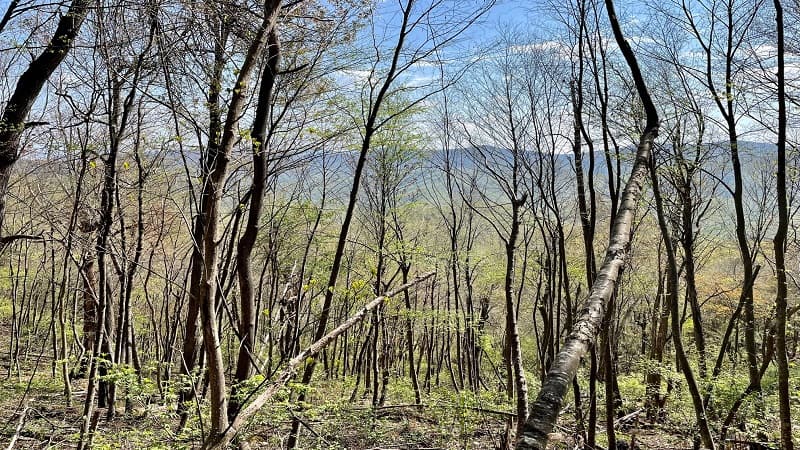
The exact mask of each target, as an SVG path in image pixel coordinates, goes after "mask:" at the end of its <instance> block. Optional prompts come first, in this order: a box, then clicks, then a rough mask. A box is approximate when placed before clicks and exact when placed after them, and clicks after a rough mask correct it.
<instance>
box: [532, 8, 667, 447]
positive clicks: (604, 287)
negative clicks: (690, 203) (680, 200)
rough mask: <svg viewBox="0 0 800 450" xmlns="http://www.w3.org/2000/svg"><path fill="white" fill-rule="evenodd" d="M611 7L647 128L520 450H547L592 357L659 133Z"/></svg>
mask: <svg viewBox="0 0 800 450" xmlns="http://www.w3.org/2000/svg"><path fill="white" fill-rule="evenodd" d="M606 8H607V10H608V16H609V20H610V21H611V26H612V28H613V30H614V37H615V39H616V42H617V44H618V45H619V47H620V50H621V51H622V54H623V56H624V57H625V60H626V62H627V63H628V66H629V68H630V70H631V73H632V76H633V80H634V82H635V84H636V88H637V91H638V93H639V97H640V98H641V100H642V103H643V104H644V108H645V111H646V113H647V124H646V126H645V129H644V132H643V133H642V136H641V139H640V141H639V146H638V148H637V151H636V162H635V163H634V165H633V169H632V171H631V176H630V178H629V179H628V182H627V184H626V185H625V190H624V192H623V196H622V203H621V205H620V210H619V211H618V212H617V215H616V217H615V218H614V225H613V228H612V233H611V238H610V242H609V245H608V248H607V251H606V257H605V260H604V261H603V264H602V266H601V267H600V270H599V272H598V276H597V278H596V280H595V282H594V283H593V284H592V289H591V292H590V295H589V298H588V299H587V300H586V302H585V304H584V306H583V308H582V309H581V311H582V313H581V314H580V315H579V316H578V318H577V320H576V321H575V324H574V325H573V327H572V332H571V333H570V335H569V336H568V337H567V339H566V341H565V342H564V345H563V346H562V347H561V351H560V352H559V353H558V355H557V356H556V359H555V361H554V362H553V364H552V365H551V367H550V371H549V372H548V374H547V378H545V380H544V382H543V383H542V388H541V390H540V391H539V395H538V397H537V399H536V401H535V402H534V403H533V404H532V405H531V407H530V415H529V417H528V420H527V422H526V423H525V428H524V433H523V435H522V436H520V439H519V441H518V443H517V448H518V449H539V450H544V449H545V448H546V446H547V440H548V435H549V433H550V432H551V431H552V430H553V427H554V426H555V422H556V420H557V418H558V413H559V411H560V410H561V406H562V404H563V401H564V396H565V395H566V393H567V389H568V387H569V386H570V385H571V383H572V380H573V378H575V374H576V373H577V371H578V367H579V366H580V361H581V358H582V357H583V356H585V355H586V354H587V352H588V350H589V348H590V347H591V346H592V345H593V344H594V342H595V338H596V336H597V334H598V333H599V331H600V328H601V325H602V322H603V318H604V316H605V308H606V304H607V303H608V301H609V299H610V298H611V296H612V295H613V294H614V287H615V286H616V282H617V276H618V274H619V271H620V269H621V267H622V265H623V263H624V260H625V255H626V253H627V249H628V244H629V240H630V230H631V226H632V224H633V218H634V215H635V210H636V204H637V202H638V200H639V197H640V195H641V191H642V187H643V185H644V182H645V180H646V178H647V172H648V171H647V167H648V161H649V159H650V154H651V149H652V146H653V140H654V139H655V138H656V136H657V135H658V128H659V119H658V113H657V112H656V108H655V105H654V104H653V101H652V100H651V98H650V93H649V92H648V90H647V86H646V85H645V83H644V78H643V77H642V74H641V72H640V70H639V65H638V63H637V62H636V57H635V56H634V54H633V50H631V47H630V45H629V44H628V43H627V42H626V41H625V38H624V37H623V35H622V31H621V29H620V26H619V23H618V22H617V18H616V14H615V13H614V6H613V1H612V0H606Z"/></svg>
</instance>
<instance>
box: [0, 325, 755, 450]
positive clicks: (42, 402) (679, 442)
mask: <svg viewBox="0 0 800 450" xmlns="http://www.w3.org/2000/svg"><path fill="white" fill-rule="evenodd" d="M10 331H11V330H10V328H9V327H8V326H7V324H2V323H0V348H2V349H3V351H2V354H0V449H4V448H7V447H8V445H9V442H11V440H12V439H14V440H15V441H16V442H15V445H14V446H13V448H21V449H27V448H30V449H59V448H74V447H75V445H76V444H77V442H78V438H79V431H80V424H81V414H82V409H83V403H84V400H85V396H86V380H83V379H79V380H73V382H72V396H71V405H70V406H67V403H66V401H65V397H64V392H63V391H64V389H63V384H62V382H61V377H60V374H59V373H58V371H57V370H58V369H56V371H55V376H54V369H53V360H52V356H50V355H48V354H47V351H45V354H41V355H40V354H39V353H38V352H36V351H33V350H32V351H31V352H30V353H28V354H26V353H25V352H24V346H23V349H22V351H21V353H20V359H19V360H20V364H19V367H18V368H17V367H12V366H11V364H10V363H11V357H10V352H9V351H8V349H9V346H8V336H10V335H11V333H10ZM40 346H41V347H40ZM31 347H39V349H37V350H38V351H41V350H40V349H41V348H43V347H44V348H46V347H47V343H42V342H37V343H36V345H31ZM17 369H18V370H17ZM125 375H126V372H119V373H116V374H115V376H116V377H117V378H116V379H117V380H118V386H122V385H126V384H125V383H128V384H127V386H128V388H118V389H119V390H121V391H123V392H124V393H123V394H120V398H121V399H122V400H121V401H119V402H118V404H117V407H118V415H117V417H115V418H114V419H113V420H110V421H109V420H106V414H105V413H106V410H105V409H101V410H100V420H99V422H98V428H97V433H96V434H95V436H94V442H93V444H94V445H93V448H97V449H190V448H197V447H198V446H199V444H200V442H201V441H202V436H203V433H204V431H205V429H204V426H205V423H207V421H208V416H207V412H208V411H207V408H203V407H202V405H200V406H201V407H200V408H199V410H200V412H201V414H200V415H199V416H198V414H197V410H198V408H194V410H193V414H191V415H190V418H189V420H188V423H187V426H186V428H185V429H184V430H183V431H182V432H181V433H176V426H177V424H178V422H179V420H178V416H177V414H176V411H175V405H176V402H175V401H174V398H175V395H174V387H173V388H172V392H170V391H169V390H164V389H162V390H158V389H157V386H155V383H153V382H152V381H147V382H145V383H141V382H135V383H131V382H130V381H131V378H130V376H128V377H127V378H126V376H125ZM127 375H130V374H129V373H127ZM438 381H439V380H431V383H430V384H431V389H430V391H429V392H423V405H422V406H416V405H414V404H413V402H414V400H413V399H414V395H413V390H412V388H411V385H410V383H408V382H407V380H406V379H405V378H402V377H400V378H393V379H392V381H391V383H390V384H389V388H388V389H387V393H386V399H387V400H386V402H385V405H384V406H383V407H379V408H372V407H371V397H372V396H371V394H368V393H364V392H363V389H362V390H361V391H359V393H358V394H357V395H356V396H355V400H354V401H353V402H351V401H350V398H351V397H352V391H353V387H354V385H355V380H353V379H351V378H343V379H333V380H319V381H315V382H314V384H313V386H312V387H311V388H308V391H307V398H308V403H306V404H303V405H298V404H297V403H296V402H292V401H291V400H290V395H289V392H288V390H287V392H285V393H284V394H283V395H282V396H279V397H277V398H276V399H275V402H274V403H272V404H271V405H268V406H266V407H265V408H263V411H262V412H261V413H260V414H258V415H257V416H256V417H255V419H254V420H253V421H252V423H250V424H249V425H248V426H247V427H246V428H245V429H244V430H243V433H242V434H241V435H240V436H241V437H243V439H244V440H245V441H246V442H247V443H249V444H250V446H251V448H254V449H280V448H285V444H286V437H287V436H288V434H289V430H290V428H291V422H292V419H293V418H294V417H298V418H299V419H300V420H301V423H302V426H301V440H300V446H299V447H300V448H305V449H353V450H356V449H365V450H366V449H397V450H399V449H409V450H410V449H418V450H421V449H429V450H433V449H458V448H468V449H495V448H501V447H502V443H503V441H504V436H505V429H506V426H507V425H506V423H507V420H508V418H509V417H512V414H511V412H510V411H512V409H513V408H512V406H511V405H510V404H509V403H508V401H507V400H506V398H505V394H504V393H502V392H499V391H498V392H495V393H488V392H483V393H481V394H478V395H475V394H473V393H471V392H469V391H461V392H458V391H456V390H453V389H452V387H451V386H450V383H449V379H447V380H445V378H442V380H441V383H440V384H441V385H440V387H438V388H437V387H436V386H437V382H438ZM133 386H137V387H136V388H134V387H133ZM293 388H294V389H298V388H297V386H293ZM531 388H532V392H535V391H536V389H535V387H534V386H532V387H531ZM126 397H127V398H128V399H129V400H128V401H126V400H125V398H126ZM163 398H166V399H167V401H163V400H162V399H163ZM598 405H602V402H601V401H598ZM298 407H301V410H300V409H298ZM126 408H127V411H126ZM635 408H636V407H635V406H633V407H631V406H630V405H628V410H632V411H633V413H632V414H631V412H626V414H625V416H626V418H625V419H622V420H619V419H618V422H617V423H615V427H616V429H617V430H618V431H617V439H618V441H619V442H623V443H625V444H628V445H629V444H630V443H631V442H633V443H634V448H641V449H690V448H692V439H691V434H692V429H691V426H687V425H688V424H690V423H693V421H691V419H690V418H689V417H684V418H682V419H680V418H679V419H675V418H672V420H671V421H670V422H667V423H663V424H659V425H658V426H649V427H643V426H639V422H638V420H637V417H638V415H637V414H636V409H635ZM600 409H602V408H600ZM571 411H572V408H571V406H568V407H566V408H565V411H564V412H563V413H562V415H561V417H560V419H559V426H558V429H557V432H556V433H554V434H553V435H552V439H551V443H552V448H564V449H573V448H576V444H577V443H576V439H575V435H574V432H573V430H574V429H576V427H575V421H574V415H573V413H572V412H571ZM201 418H202V419H201ZM597 441H598V444H599V445H600V446H601V447H603V448H604V446H605V445H606V442H607V441H606V436H605V429H604V423H603V421H602V412H601V420H599V423H598V431H597ZM618 448H623V447H618ZM625 448H629V447H625ZM729 448H730V447H729ZM741 448H747V447H741Z"/></svg>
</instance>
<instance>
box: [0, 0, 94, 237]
mask: <svg viewBox="0 0 800 450" xmlns="http://www.w3.org/2000/svg"><path fill="white" fill-rule="evenodd" d="M92 3H93V1H92V0H75V1H73V2H72V4H71V5H70V7H69V9H68V10H67V13H66V14H64V15H63V16H62V17H61V19H60V20H59V21H58V26H57V27H56V31H55V33H53V37H52V39H50V42H48V43H47V47H45V49H44V51H43V52H42V54H40V55H39V56H38V57H36V58H34V60H33V61H31V63H30V65H29V66H28V68H27V69H26V70H25V72H23V73H22V75H20V77H19V79H18V80H17V85H16V87H15V88H14V93H13V94H11V98H9V99H8V102H6V105H5V109H4V110H3V115H2V117H0V236H2V232H3V231H2V230H3V218H4V217H5V209H6V194H7V193H8V182H9V179H10V177H11V170H12V168H13V167H14V163H16V162H17V159H18V158H19V148H18V147H19V142H20V139H21V138H22V133H23V132H24V131H25V119H27V117H28V114H29V113H30V111H31V108H32V107H33V104H34V102H35V101H36V99H37V97H39V92H41V90H42V87H43V86H44V83H45V82H46V81H47V80H48V79H49V78H50V76H51V75H52V74H53V72H54V71H55V70H56V68H57V67H58V65H59V64H61V62H62V61H64V59H65V58H66V57H67V53H68V52H69V50H70V48H72V42H73V41H74V40H75V36H77V34H78V31H80V28H81V25H82V24H83V21H84V19H85V18H86V15H87V14H88V12H89V5H91V4H92ZM9 10H10V7H9ZM4 244H5V243H4V242H3V241H2V240H0V251H2V250H3V247H4Z"/></svg>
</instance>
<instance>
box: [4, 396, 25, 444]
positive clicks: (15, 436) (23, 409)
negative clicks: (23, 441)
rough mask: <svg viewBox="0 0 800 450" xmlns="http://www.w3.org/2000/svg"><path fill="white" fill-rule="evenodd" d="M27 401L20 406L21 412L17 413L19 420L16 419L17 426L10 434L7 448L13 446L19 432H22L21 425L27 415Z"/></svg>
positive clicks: (23, 423) (23, 424)
mask: <svg viewBox="0 0 800 450" xmlns="http://www.w3.org/2000/svg"><path fill="white" fill-rule="evenodd" d="M28 409H29V408H28V403H27V402H26V403H25V407H24V408H22V412H21V413H20V414H19V421H17V428H16V430H14V435H13V436H11V442H10V443H9V444H8V447H7V448H8V450H11V449H13V448H14V444H16V443H17V439H19V434H20V433H21V432H22V427H24V426H25V418H26V417H27V416H28Z"/></svg>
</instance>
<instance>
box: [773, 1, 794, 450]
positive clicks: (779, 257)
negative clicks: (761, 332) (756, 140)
mask: <svg viewBox="0 0 800 450" xmlns="http://www.w3.org/2000/svg"><path fill="white" fill-rule="evenodd" d="M774 4H775V23H776V26H777V30H778V74H777V75H778V171H777V184H778V186H777V195H778V229H777V230H776V232H775V238H774V240H773V244H774V246H775V272H776V275H777V279H778V289H777V293H776V295H775V328H776V331H775V360H776V362H777V365H778V407H779V408H778V409H779V411H780V418H781V427H780V428H781V448H782V449H783V450H793V449H794V443H793V441H792V417H791V395H790V392H789V360H788V357H787V355H786V319H787V317H786V315H787V313H786V307H787V301H786V300H787V294H788V286H787V283H786V234H787V232H788V229H789V205H788V198H787V197H788V196H787V193H786V122H787V120H786V81H785V72H784V65H785V63H784V37H783V5H781V1H780V0H774Z"/></svg>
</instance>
